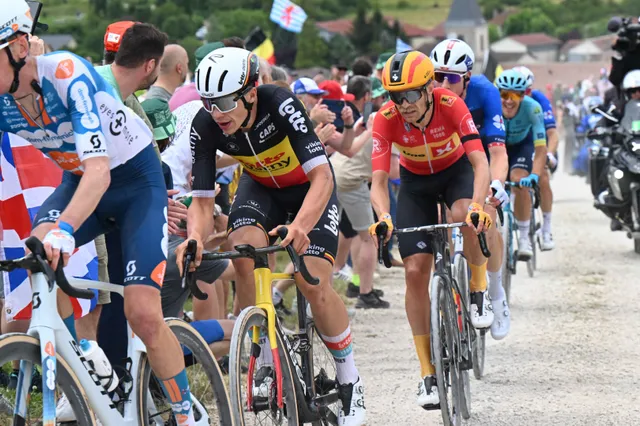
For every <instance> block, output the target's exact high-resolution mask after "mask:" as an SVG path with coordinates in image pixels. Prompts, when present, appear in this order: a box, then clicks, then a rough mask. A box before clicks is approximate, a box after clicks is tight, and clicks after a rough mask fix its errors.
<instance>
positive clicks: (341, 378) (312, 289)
mask: <svg viewBox="0 0 640 426" xmlns="http://www.w3.org/2000/svg"><path fill="white" fill-rule="evenodd" d="M338 218H339V215H338V199H337V197H336V193H335V190H334V192H333V194H332V195H331V198H330V199H329V202H328V203H327V206H326V207H325V209H324V212H323V213H322V216H321V217H320V220H319V221H318V223H317V224H316V226H315V227H314V228H313V230H312V231H311V232H310V233H309V240H310V243H309V248H308V249H307V251H306V252H305V253H304V254H303V258H304V261H305V264H306V266H307V269H308V270H309V273H310V274H311V275H312V276H315V277H318V278H319V279H320V284H319V285H317V286H314V285H311V284H309V283H307V282H306V281H305V280H304V279H303V278H302V276H301V275H300V274H296V284H297V285H298V288H299V289H300V291H301V292H302V294H303V295H304V297H305V298H306V299H307V300H308V301H309V305H310V306H311V311H312V313H313V319H314V322H315V325H316V327H317V329H318V331H319V333H320V337H321V338H322V340H323V341H324V343H325V345H326V346H327V348H328V349H329V351H330V352H331V354H332V355H333V359H334V360H335V363H336V376H337V380H338V383H339V386H338V392H339V395H340V399H341V401H342V410H340V412H339V416H338V417H339V420H338V421H339V423H340V424H343V425H351V424H353V425H361V424H363V422H364V419H365V417H366V414H365V408H364V386H363V381H362V379H361V377H360V375H359V373H358V369H357V368H356V364H355V360H354V355H353V346H352V342H351V327H350V325H349V316H348V315H347V308H346V307H345V306H344V303H343V302H342V299H341V298H340V296H339V295H338V293H336V291H335V290H334V289H333V287H332V286H331V276H332V274H333V262H334V259H335V255H336V251H337V249H338V232H339V231H338V220H339V219H338Z"/></svg>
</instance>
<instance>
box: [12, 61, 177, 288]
mask: <svg viewBox="0 0 640 426" xmlns="http://www.w3.org/2000/svg"><path fill="white" fill-rule="evenodd" d="M35 60H36V64H37V71H38V79H37V81H35V83H36V85H37V86H38V96H37V97H36V99H35V100H34V104H37V109H38V110H39V112H40V114H38V116H36V117H33V116H31V115H30V113H29V112H28V111H27V110H26V109H25V108H23V107H22V105H20V104H19V103H17V102H16V101H15V99H14V98H13V96H11V95H3V96H0V105H2V115H1V116H0V130H2V131H6V132H10V133H14V134H17V135H18V136H20V137H22V138H24V139H26V140H27V141H29V142H30V143H31V144H32V145H33V146H35V147H36V148H38V149H39V150H41V151H42V152H44V153H45V154H46V155H47V156H48V157H50V158H51V159H52V160H53V161H55V162H56V163H58V165H59V166H60V167H61V168H62V169H64V174H63V179H62V183H61V184H60V186H59V187H58V188H56V190H55V191H54V192H53V194H51V196H50V197H49V198H48V199H47V200H46V201H45V202H44V203H43V205H42V207H41V208H40V210H39V212H38V215H37V216H36V218H35V220H34V222H33V223H34V227H35V226H37V225H39V224H41V223H45V222H49V223H55V222H56V221H57V220H58V218H59V217H60V213H61V212H62V211H63V210H64V209H65V208H66V207H67V205H68V204H69V201H70V200H71V198H72V197H73V195H74V194H75V191H76V189H77V187H78V184H79V182H80V179H81V178H82V175H83V173H84V166H83V164H82V163H83V162H84V161H86V160H89V159H91V158H98V157H106V158H108V159H109V165H110V169H111V181H110V185H109V188H108V189H107V191H106V193H105V194H104V196H103V197H102V199H101V201H100V202H99V204H98V206H97V208H96V210H95V211H94V212H93V214H92V215H91V216H90V217H89V218H88V219H87V220H86V221H85V223H84V224H83V225H82V226H81V227H80V228H79V229H77V230H76V232H75V233H74V237H75V239H76V244H77V245H78V246H80V245H82V244H85V243H87V242H89V241H91V240H93V239H95V238H96V237H97V236H98V235H100V234H103V233H105V232H107V231H109V230H111V229H114V228H118V229H119V231H120V233H121V236H122V246H123V255H124V261H126V271H125V274H126V277H125V279H124V284H125V285H127V284H147V285H152V286H155V287H157V288H159V287H160V286H161V285H162V279H163V276H164V269H165V267H166V254H167V253H166V252H167V224H166V216H167V193H166V189H165V184H164V178H163V175H162V168H161V166H160V162H159V161H158V157H157V156H156V154H155V151H154V149H153V145H152V144H151V141H152V134H151V131H150V130H149V128H148V127H147V126H146V125H145V123H144V121H142V119H140V118H139V117H137V116H136V115H135V114H134V113H133V111H131V110H130V109H128V108H127V107H125V106H124V105H123V103H122V102H121V101H120V100H119V95H117V94H116V93H115V91H114V89H113V88H112V87H111V86H110V85H109V84H107V83H106V82H105V80H104V79H103V78H102V77H101V76H100V75H99V74H98V73H97V72H96V71H95V70H94V69H93V67H92V66H91V65H90V64H89V63H88V62H87V61H85V60H84V59H82V58H80V57H79V56H76V55H74V54H72V53H69V52H55V53H51V54H48V55H44V56H38V57H36V58H35ZM34 106H35V105H34ZM141 206H142V207H141Z"/></svg>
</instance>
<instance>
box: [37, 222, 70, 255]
mask: <svg viewBox="0 0 640 426" xmlns="http://www.w3.org/2000/svg"><path fill="white" fill-rule="evenodd" d="M42 242H43V243H49V244H51V248H52V249H59V250H60V253H68V254H69V255H71V254H73V250H74V249H75V248H76V240H75V239H74V238H73V235H71V234H70V233H69V232H67V231H65V230H64V229H60V228H53V229H52V230H51V231H49V232H48V233H47V235H46V236H45V237H44V240H42Z"/></svg>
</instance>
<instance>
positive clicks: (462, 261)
mask: <svg viewBox="0 0 640 426" xmlns="http://www.w3.org/2000/svg"><path fill="white" fill-rule="evenodd" d="M453 270H454V272H455V274H454V278H455V280H456V281H457V283H458V289H459V290H460V299H461V300H460V303H462V306H461V309H465V310H466V311H467V312H469V267H468V265H467V259H466V258H465V257H464V256H463V255H462V254H458V255H456V257H455V260H454V262H453ZM469 326H470V324H469V323H468V322H467V321H465V316H464V315H463V314H462V311H460V312H458V327H459V329H460V335H461V338H462V339H461V342H460V344H461V346H460V350H461V354H462V362H465V361H466V362H468V363H472V362H473V361H472V346H471V334H472V333H475V331H474V330H471V329H469ZM459 382H460V389H459V390H458V392H459V394H460V412H461V414H462V418H463V419H468V418H469V417H471V383H470V382H469V370H468V369H463V368H460V380H459Z"/></svg>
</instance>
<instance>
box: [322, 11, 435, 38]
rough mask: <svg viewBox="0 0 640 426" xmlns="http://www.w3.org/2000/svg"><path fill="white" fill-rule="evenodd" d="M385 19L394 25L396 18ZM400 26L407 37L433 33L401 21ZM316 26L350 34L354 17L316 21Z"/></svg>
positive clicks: (341, 33) (426, 35)
mask: <svg viewBox="0 0 640 426" xmlns="http://www.w3.org/2000/svg"><path fill="white" fill-rule="evenodd" d="M384 19H385V20H386V21H387V23H388V24H389V25H393V23H394V21H395V19H396V18H394V17H392V16H385V17H384ZM400 26H401V27H402V31H404V33H405V34H406V35H407V37H428V36H430V35H431V34H430V30H427V29H425V28H421V27H418V26H416V25H411V24H406V23H403V22H400ZM316 27H318V28H320V29H323V30H325V31H327V32H330V33H334V34H340V35H348V34H349V33H351V31H352V30H353V19H348V18H343V19H335V20H333V21H322V22H316Z"/></svg>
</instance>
